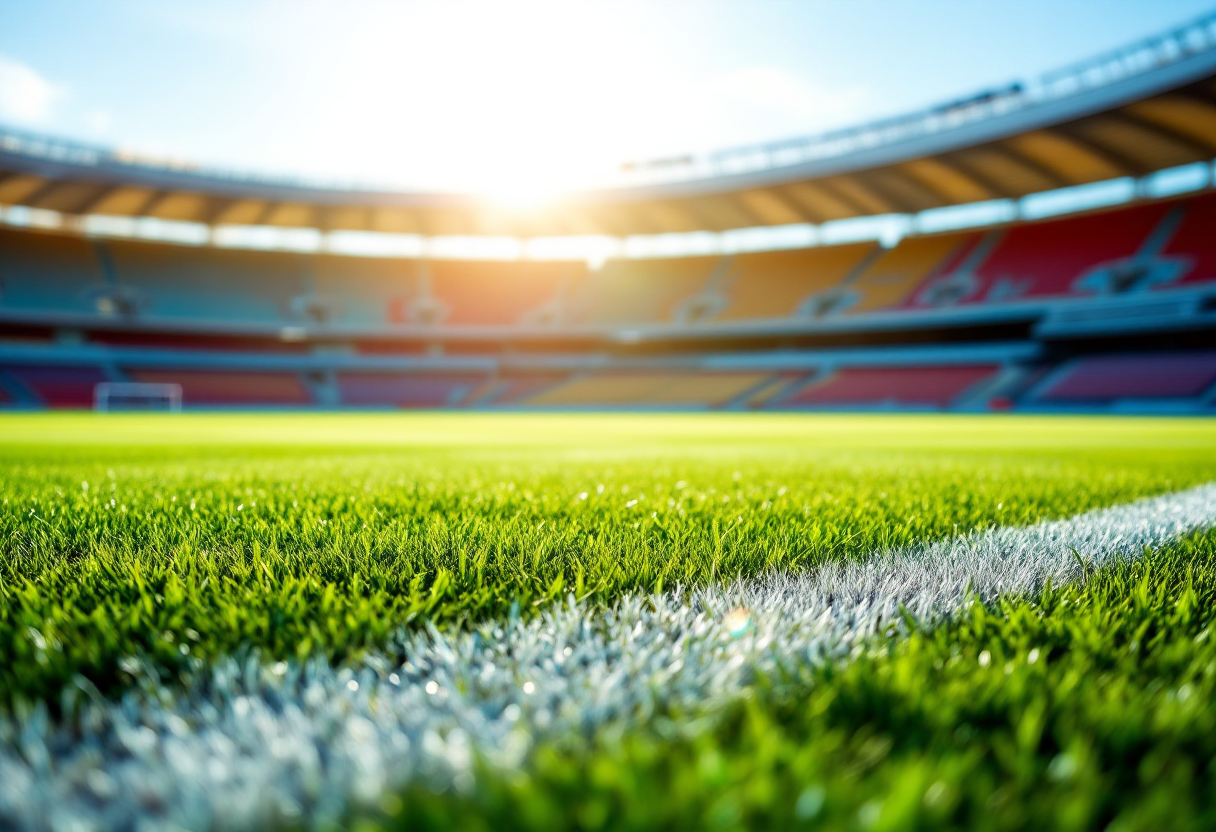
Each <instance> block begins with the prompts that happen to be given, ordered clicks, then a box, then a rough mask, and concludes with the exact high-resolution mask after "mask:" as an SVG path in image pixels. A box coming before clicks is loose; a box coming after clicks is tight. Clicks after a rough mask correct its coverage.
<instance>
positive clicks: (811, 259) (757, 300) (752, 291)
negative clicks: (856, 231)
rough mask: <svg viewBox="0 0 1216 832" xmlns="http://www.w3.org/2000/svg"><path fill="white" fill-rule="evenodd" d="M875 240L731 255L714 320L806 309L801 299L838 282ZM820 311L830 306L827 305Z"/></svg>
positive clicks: (808, 298)
mask: <svg viewBox="0 0 1216 832" xmlns="http://www.w3.org/2000/svg"><path fill="white" fill-rule="evenodd" d="M877 250H878V247H877V245H876V244H875V243H856V244H853V245H842V246H827V247H824V248H812V249H801V250H795V251H766V252H757V253H751V254H740V255H738V256H737V257H736V258H735V262H734V268H733V270H732V278H733V279H732V282H731V285H730V288H729V290H728V291H727V293H726V294H727V305H726V308H725V309H724V310H723V311H722V312H721V313H720V314H719V315H718V316H717V318H718V319H719V320H744V319H751V318H782V317H787V316H793V315H799V314H810V313H812V312H814V311H816V310H814V309H810V308H808V307H807V306H805V305H804V304H807V303H808V302H810V303H811V304H813V303H814V299H815V298H816V297H817V296H821V295H820V293H823V292H824V291H826V290H830V289H834V288H836V287H838V286H840V284H841V283H842V281H844V280H845V278H847V277H848V276H849V275H850V274H851V273H852V272H853V271H854V270H856V269H857V268H858V266H860V265H861V264H862V263H863V262H865V260H866V258H867V257H869V256H870V255H871V254H873V253H875V252H876V251H877ZM848 304H849V299H848V298H844V297H842V298H839V299H837V302H836V303H834V304H830V305H832V306H834V307H837V308H841V307H843V308H847V306H848ZM818 311H820V312H821V313H823V312H827V311H836V310H835V309H828V308H827V306H825V307H823V308H821V309H819V310H818Z"/></svg>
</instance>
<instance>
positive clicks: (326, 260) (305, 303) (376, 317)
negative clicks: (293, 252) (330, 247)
mask: <svg viewBox="0 0 1216 832" xmlns="http://www.w3.org/2000/svg"><path fill="white" fill-rule="evenodd" d="M311 266H312V270H311V279H312V281H311V282H312V286H311V291H308V292H307V293H306V294H304V295H301V296H299V297H298V299H297V300H296V302H295V305H296V309H297V310H298V311H300V312H302V313H303V317H305V318H310V317H311V318H313V319H314V320H315V319H317V318H322V320H323V321H324V322H325V323H329V324H333V325H335V326H352V327H368V328H376V327H383V326H386V325H387V324H390V323H406V322H408V321H409V317H408V316H409V309H410V306H411V304H412V303H413V301H414V300H415V299H416V298H417V297H418V293H419V288H418V264H417V261H414V260H398V259H380V258H375V257H339V256H334V255H329V254H322V255H318V256H316V257H315V258H312V261H311ZM309 313H311V314H309Z"/></svg>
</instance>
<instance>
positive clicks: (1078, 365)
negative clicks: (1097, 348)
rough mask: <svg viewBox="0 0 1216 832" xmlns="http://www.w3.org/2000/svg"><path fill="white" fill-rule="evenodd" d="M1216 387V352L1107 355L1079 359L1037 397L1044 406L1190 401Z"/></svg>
mask: <svg viewBox="0 0 1216 832" xmlns="http://www.w3.org/2000/svg"><path fill="white" fill-rule="evenodd" d="M1214 383H1216V353H1160V354H1157V355H1103V356H1089V357H1085V358H1080V359H1077V360H1076V361H1073V362H1071V363H1069V364H1067V365H1065V366H1064V367H1061V368H1060V369H1059V370H1058V371H1056V372H1055V373H1053V374H1051V375H1050V376H1049V377H1048V378H1047V379H1045V380H1044V382H1043V383H1042V385H1041V386H1040V387H1039V388H1038V389H1037V390H1035V391H1034V392H1033V393H1032V396H1031V397H1032V398H1033V399H1034V400H1036V401H1040V402H1095V401H1110V400H1114V399H1160V398H1187V397H1192V396H1197V395H1199V394H1201V393H1203V392H1204V391H1205V390H1207V389H1208V388H1210V387H1211V386H1212V385H1213V384H1214Z"/></svg>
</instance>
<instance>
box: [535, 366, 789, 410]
mask: <svg viewBox="0 0 1216 832" xmlns="http://www.w3.org/2000/svg"><path fill="white" fill-rule="evenodd" d="M769 376H770V374H769V373H748V372H694V373H689V372H684V373H681V372H663V371H654V372H605V373H593V374H591V375H587V376H582V377H578V378H575V379H572V380H571V381H570V382H568V383H566V384H564V385H561V386H560V387H556V388H553V389H551V390H547V391H545V392H543V393H540V394H539V395H536V396H533V397H532V398H531V399H529V400H528V403H529V404H531V405H534V406H538V407H579V406H584V407H591V406H598V405H606V406H622V405H640V406H651V407H659V406H672V407H697V406H708V407H718V406H722V405H724V404H727V403H729V402H730V401H731V400H733V399H736V398H738V397H740V396H742V395H744V394H745V393H747V392H748V391H750V390H752V389H755V388H758V387H759V386H760V385H761V384H762V383H763V382H764V381H765V380H766V379H768V378H769Z"/></svg>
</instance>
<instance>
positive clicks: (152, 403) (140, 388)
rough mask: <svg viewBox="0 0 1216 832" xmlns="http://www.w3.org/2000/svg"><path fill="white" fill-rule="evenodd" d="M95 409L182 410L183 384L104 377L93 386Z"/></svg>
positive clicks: (104, 411) (172, 411)
mask: <svg viewBox="0 0 1216 832" xmlns="http://www.w3.org/2000/svg"><path fill="white" fill-rule="evenodd" d="M93 409H94V410H96V411H98V412H100V413H109V412H111V411H114V410H155V411H163V412H167V413H179V412H181V409H182V386H181V385H180V384H152V383H149V382H136V381H103V382H101V383H99V384H97V385H96V386H95V387H94V388H93Z"/></svg>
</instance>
